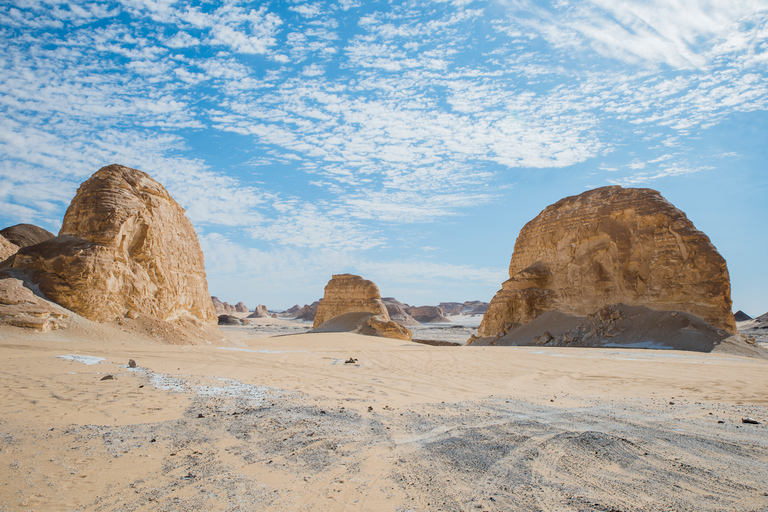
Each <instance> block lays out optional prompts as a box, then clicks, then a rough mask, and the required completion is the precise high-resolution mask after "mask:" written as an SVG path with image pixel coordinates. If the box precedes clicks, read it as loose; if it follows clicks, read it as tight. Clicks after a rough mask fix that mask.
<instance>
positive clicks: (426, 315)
mask: <svg viewBox="0 0 768 512" xmlns="http://www.w3.org/2000/svg"><path fill="white" fill-rule="evenodd" d="M405 310H406V311H407V312H408V314H409V315H411V316H412V317H413V318H415V319H416V321H417V322H420V323H422V324H429V323H432V324H434V323H448V322H450V320H448V319H447V318H446V317H445V311H444V310H443V308H442V307H441V306H417V307H410V308H406V309H405Z"/></svg>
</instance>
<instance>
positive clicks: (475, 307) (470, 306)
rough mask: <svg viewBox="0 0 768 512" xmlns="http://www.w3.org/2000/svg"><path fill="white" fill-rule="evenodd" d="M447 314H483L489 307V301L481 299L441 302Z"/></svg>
mask: <svg viewBox="0 0 768 512" xmlns="http://www.w3.org/2000/svg"><path fill="white" fill-rule="evenodd" d="M439 306H440V307H441V308H443V311H444V314H445V315H446V316H454V315H482V314H483V313H485V311H486V310H487V309H488V303H487V302H483V301H480V300H468V301H466V302H441V303H440V304H439Z"/></svg>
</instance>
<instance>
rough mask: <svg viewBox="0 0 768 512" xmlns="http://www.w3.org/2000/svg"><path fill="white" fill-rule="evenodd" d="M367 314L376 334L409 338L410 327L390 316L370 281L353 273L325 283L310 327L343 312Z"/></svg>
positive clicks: (314, 326)
mask: <svg viewBox="0 0 768 512" xmlns="http://www.w3.org/2000/svg"><path fill="white" fill-rule="evenodd" d="M351 313H355V314H361V313H362V314H369V315H370V317H368V318H366V320H365V322H366V324H367V327H369V328H370V329H372V330H373V331H374V333H375V334H376V335H378V336H384V337H393V338H397V339H404V340H410V339H411V331H410V330H408V329H406V328H405V327H403V326H401V325H400V324H397V323H396V322H393V321H392V320H390V318H389V313H388V312H387V307H386V306H385V305H384V303H383V302H382V301H381V295H380V294H379V287H378V286H376V284H375V283H374V282H373V281H369V280H367V279H363V278H362V277H360V276H356V275H353V274H338V275H334V276H333V277H332V278H331V280H330V281H328V284H327V285H326V286H325V295H324V296H323V300H322V301H321V302H320V305H319V306H318V308H317V313H316V314H315V321H314V325H313V326H312V328H313V329H318V328H320V327H321V326H322V325H323V324H325V323H326V322H328V321H329V320H332V319H334V318H336V317H340V316H342V315H346V314H351Z"/></svg>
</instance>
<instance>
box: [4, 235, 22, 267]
mask: <svg viewBox="0 0 768 512" xmlns="http://www.w3.org/2000/svg"><path fill="white" fill-rule="evenodd" d="M18 250H19V246H18V245H16V244H14V243H12V242H10V241H8V239H6V238H5V237H4V236H3V235H0V261H3V260H5V259H8V258H10V257H11V256H13V255H14V254H16V251H18Z"/></svg>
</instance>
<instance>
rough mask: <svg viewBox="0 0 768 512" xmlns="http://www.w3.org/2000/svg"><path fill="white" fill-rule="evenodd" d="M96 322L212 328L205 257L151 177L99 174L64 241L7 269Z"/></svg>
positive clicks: (24, 255)
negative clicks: (147, 320)
mask: <svg viewBox="0 0 768 512" xmlns="http://www.w3.org/2000/svg"><path fill="white" fill-rule="evenodd" d="M0 271H4V272H5V273H6V275H11V276H12V277H18V276H24V279H28V280H29V281H30V282H32V283H34V284H36V285H37V286H38V287H39V290H40V291H41V292H42V294H44V295H45V296H46V297H47V298H49V299H50V300H52V301H53V302H56V303H57V304H60V305H62V306H64V307H65V308H67V309H69V310H71V311H74V312H76V313H78V314H80V315H82V316H84V317H86V318H88V319H90V320H95V321H98V322H108V321H112V320H115V319H118V318H123V317H129V318H136V317H137V316H139V315H148V316H150V317H153V318H157V319H159V320H162V321H174V320H180V319H184V320H190V321H192V322H197V323H199V324H201V325H213V324H215V323H216V321H217V318H216V314H215V309H214V307H213V304H212V303H211V299H210V297H209V295H208V285H207V282H206V279H205V268H204V265H203V253H202V251H201V250H200V245H199V243H198V240H197V235H196V234H195V231H194V229H193V228H192V224H191V223H190V222H189V220H188V219H187V218H186V216H185V215H184V210H183V209H182V208H181V207H180V206H179V205H178V204H177V203H176V201H174V200H173V198H171V196H170V195H169V194H168V192H167V191H166V190H165V188H163V186H162V185H160V184H159V183H158V182H156V181H155V180H153V179H152V178H151V177H150V176H149V175H147V174H145V173H143V172H141V171H138V170H136V169H131V168H128V167H124V166H121V165H110V166H107V167H104V168H102V169H100V170H99V171H98V172H96V173H95V174H94V175H93V176H91V178H89V179H88V180H87V181H85V182H84V183H83V184H82V185H80V188H79V189H78V191H77V195H76V196H75V198H74V199H73V200H72V203H71V204H70V206H69V208H68V209H67V212H66V214H65V216H64V221H63V223H62V227H61V231H60V232H59V236H57V237H54V238H50V239H48V240H45V241H43V242H41V243H38V244H36V245H31V246H28V247H23V248H21V249H20V250H19V251H18V252H17V253H16V254H15V255H13V256H12V257H11V258H9V259H8V260H6V261H5V262H3V264H2V265H0Z"/></svg>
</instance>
